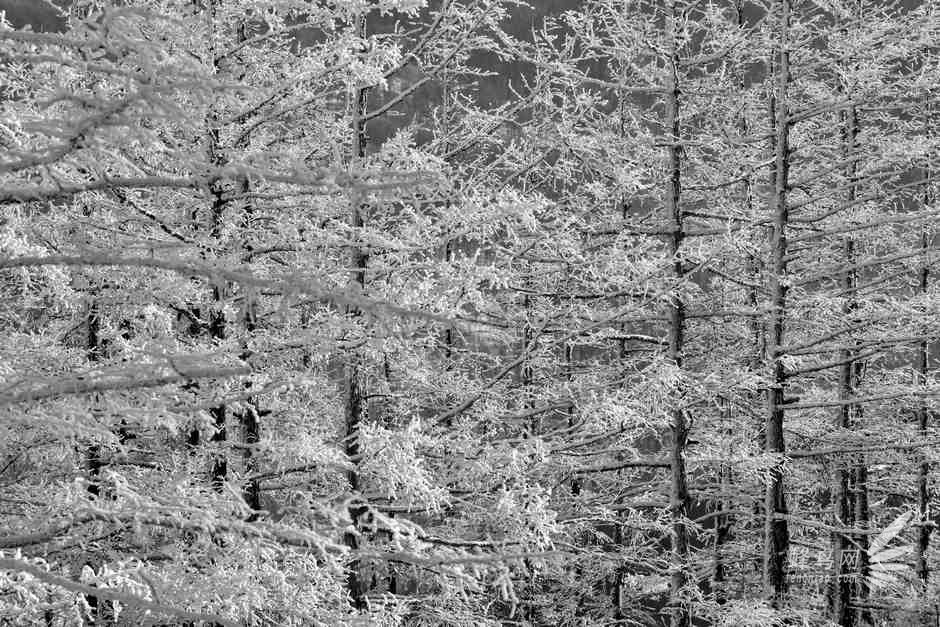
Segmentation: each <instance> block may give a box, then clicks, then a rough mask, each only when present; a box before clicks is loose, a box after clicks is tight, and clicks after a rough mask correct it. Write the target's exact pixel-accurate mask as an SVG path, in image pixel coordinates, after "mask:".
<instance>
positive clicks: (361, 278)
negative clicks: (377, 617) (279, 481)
mask: <svg viewBox="0 0 940 627" xmlns="http://www.w3.org/2000/svg"><path fill="white" fill-rule="evenodd" d="M358 19H359V34H360V36H361V37H362V38H365V37H366V35H367V34H368V33H367V28H366V18H365V15H362V16H360V17H359V18H358ZM368 97H369V93H368V89H367V88H361V89H359V90H358V91H357V92H356V95H355V103H354V106H355V115H354V117H353V127H352V134H353V154H352V159H350V162H351V163H352V164H358V163H360V162H361V161H362V159H364V158H365V155H366V143H367V141H368V137H367V136H366V123H365V119H364V116H365V113H366V107H367V106H368ZM361 202H362V199H361V198H360V197H359V195H358V194H356V193H355V192H354V193H352V194H351V197H350V215H349V225H350V227H351V228H352V231H353V232H358V231H359V230H361V229H362V227H363V219H362V206H361ZM349 262H350V270H349V285H350V287H352V288H353V289H356V290H362V289H363V288H364V287H365V284H366V266H367V264H368V263H369V259H368V255H367V254H366V253H365V252H364V251H363V250H362V249H360V248H359V247H358V246H353V247H352V249H351V252H350V259H349ZM346 313H347V315H349V316H352V317H356V316H359V314H360V312H359V310H358V309H357V308H356V307H354V306H351V305H350V306H347V308H346ZM360 370H361V368H360V363H359V356H358V355H356V354H351V355H349V356H348V361H347V364H346V369H345V373H344V381H343V385H344V397H345V398H344V403H345V416H346V438H345V441H346V455H347V456H348V457H349V458H350V459H351V460H357V459H358V458H359V452H360V451H359V425H360V423H361V420H362V417H363V412H364V411H365V409H366V400H365V393H364V392H363V390H362V387H361V383H362V382H361V379H362V373H361V372H360ZM347 479H348V481H349V489H350V491H352V493H353V494H354V495H355V494H356V493H358V492H359V490H360V489H361V485H360V480H359V473H358V471H357V470H355V469H353V470H350V471H349V472H348V473H347ZM366 512H367V509H366V508H365V507H363V506H362V505H361V504H354V505H351V506H350V507H349V517H350V519H351V520H352V524H353V527H354V530H352V531H350V532H348V533H346V534H345V536H344V538H343V540H344V542H345V543H346V545H347V546H348V547H349V548H350V549H351V550H353V551H355V550H357V549H358V548H359V546H360V539H361V536H360V531H359V526H360V521H361V518H362V517H363V516H364V515H365V514H366ZM346 585H347V588H348V592H349V596H350V598H351V600H352V604H353V606H354V607H355V608H356V609H360V610H361V609H364V608H365V607H366V594H367V592H368V586H367V582H366V581H365V576H364V573H363V569H362V564H361V563H360V561H359V560H354V561H353V562H352V563H350V565H349V572H348V574H347V579H346Z"/></svg>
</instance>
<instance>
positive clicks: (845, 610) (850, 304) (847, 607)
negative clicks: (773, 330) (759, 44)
mask: <svg viewBox="0 0 940 627" xmlns="http://www.w3.org/2000/svg"><path fill="white" fill-rule="evenodd" d="M857 134H858V117H857V115H856V112H855V109H854V107H853V108H852V109H850V110H849V111H848V112H846V113H843V114H842V137H843V146H844V148H843V156H844V157H845V159H846V161H847V163H848V166H847V167H846V169H847V172H846V175H847V178H848V179H849V180H850V181H852V182H854V180H855V178H856V167H855V163H854V161H852V157H853V156H854V154H855V152H856V150H855V144H856V136H857ZM855 196H856V192H855V186H854V185H849V187H848V198H847V204H849V205H851V204H853V203H854V201H855ZM842 250H843V260H844V262H845V265H846V266H847V267H848V268H852V266H854V264H855V263H856V254H855V239H854V238H853V237H852V236H851V235H850V236H848V237H846V238H845V240H844V241H843V244H842ZM857 284H858V276H857V272H856V271H855V270H854V269H849V270H847V271H846V272H845V274H844V275H843V277H842V289H843V292H844V293H845V302H844V303H843V305H842V313H843V315H845V316H846V317H847V318H851V316H852V314H853V312H855V311H856V310H857V309H858V301H857V298H856V293H855V288H856V286H857ZM856 353H857V351H856V350H855V349H854V348H845V349H843V350H841V351H840V352H839V361H840V362H842V366H840V369H839V400H841V401H846V400H848V399H851V398H854V397H855V396H856V394H857V393H856V389H857V387H858V378H859V366H860V364H858V363H857V362H856V361H855V360H854V359H853V357H854V355H855V354H856ZM860 411H861V407H859V406H858V405H856V404H846V405H843V406H842V407H841V408H840V410H839V417H838V420H837V422H836V426H837V427H838V428H839V429H842V430H844V431H848V430H850V429H852V428H853V427H854V426H855V424H856V423H857V419H858V417H859V412H860ZM837 463H838V464H839V466H838V467H837V469H836V477H835V485H834V486H833V509H834V511H833V514H834V516H835V526H836V527H852V526H854V525H855V524H856V516H855V514H856V511H855V507H854V506H853V504H856V505H857V504H858V499H857V498H856V494H854V491H857V490H858V485H857V483H856V482H855V479H856V475H857V469H856V468H852V469H850V468H849V467H848V464H849V460H848V459H843V460H840V461H839V462H837ZM860 559H861V556H860V555H859V554H858V550H857V547H856V546H855V544H854V542H853V538H850V537H849V535H848V534H845V533H840V532H835V533H833V536H832V564H833V582H832V590H831V592H830V603H831V608H830V614H831V619H832V622H834V623H835V624H837V625H841V626H843V627H851V626H852V625H854V624H855V614H856V613H855V611H854V610H853V609H852V594H853V592H854V591H856V588H857V586H855V585H853V581H854V575H856V574H860V573H855V572H853V571H855V569H856V568H860V567H861V561H860Z"/></svg>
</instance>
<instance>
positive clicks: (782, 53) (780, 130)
mask: <svg viewBox="0 0 940 627" xmlns="http://www.w3.org/2000/svg"><path fill="white" fill-rule="evenodd" d="M776 5H777V12H778V16H777V25H776V26H777V30H778V32H777V36H778V37H779V48H778V52H777V62H776V67H775V68H774V69H775V76H774V82H775V89H774V98H773V103H774V106H773V109H774V127H775V128H774V131H775V133H774V153H775V154H774V168H773V173H774V177H773V183H774V186H773V194H772V197H771V202H770V205H771V213H772V215H773V232H772V234H771V242H770V246H771V263H770V298H771V323H770V328H769V337H768V343H767V351H768V354H767V357H768V364H769V366H770V368H771V372H770V386H769V388H768V389H767V414H766V422H765V425H764V438H765V443H764V450H765V452H766V453H768V454H770V455H774V456H780V455H782V454H783V453H784V451H785V443H784V436H783V423H784V389H785V386H786V379H785V373H784V368H783V362H782V361H781V359H780V353H779V349H780V348H781V347H782V346H783V337H784V325H785V319H786V311H787V283H786V278H785V274H786V272H787V261H786V260H787V233H786V231H787V224H788V221H789V209H788V205H787V187H788V178H789V176H788V170H789V153H790V146H789V143H790V142H789V140H790V127H789V124H790V122H789V119H788V117H789V107H788V98H787V91H788V87H789V82H790V53H789V45H790V42H789V39H790V36H789V31H790V0H778V2H777V3H776ZM764 511H765V522H764V556H763V557H764V591H765V595H766V596H767V598H768V600H769V601H770V603H771V605H772V606H773V607H778V608H779V607H781V606H782V605H783V604H784V597H785V595H786V592H787V554H788V550H789V542H790V538H789V530H788V528H787V521H786V518H785V516H786V514H787V506H786V498H785V494H784V487H783V464H782V463H775V465H774V467H772V468H771V471H770V473H769V476H768V478H767V484H766V489H765V492H764Z"/></svg>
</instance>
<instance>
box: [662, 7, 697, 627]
mask: <svg viewBox="0 0 940 627" xmlns="http://www.w3.org/2000/svg"><path fill="white" fill-rule="evenodd" d="M666 39H667V42H668V43H667V45H668V46H669V63H668V69H667V71H668V73H669V76H668V78H667V82H666V90H665V105H666V110H665V120H664V127H665V128H666V129H667V132H668V133H669V140H670V141H669V145H668V147H667V149H666V150H667V159H668V173H669V179H668V182H667V186H666V198H665V200H666V203H665V205H666V207H665V208H666V213H667V214H668V216H669V219H670V220H671V221H672V229H673V230H672V237H671V240H670V246H669V252H670V254H671V256H672V278H673V280H674V281H675V285H674V288H673V289H674V290H675V293H674V294H673V296H672V304H671V307H670V312H669V360H670V361H671V362H672V363H673V365H674V366H675V367H676V368H677V369H679V370H681V369H682V367H683V352H684V349H685V327H686V318H685V301H684V299H683V296H682V289H683V287H682V286H683V283H684V282H685V263H684V261H683V251H682V242H683V239H684V238H685V230H684V229H685V224H684V215H683V211H682V205H681V194H682V187H681V184H682V157H683V155H682V146H681V143H680V141H681V129H680V119H679V115H680V111H679V76H678V74H679V51H678V46H677V39H678V33H677V26H676V4H675V2H674V0H669V1H668V2H667V5H666ZM676 404H677V405H679V406H677V407H676V408H675V409H673V410H672V449H671V451H670V471H671V472H670V475H671V492H670V503H669V504H670V514H671V517H672V542H673V547H672V550H673V555H674V558H675V563H674V564H673V572H672V577H671V585H670V602H671V604H672V606H673V608H672V617H671V624H672V626H673V627H688V626H689V625H691V622H692V612H691V607H690V603H689V600H688V592H687V590H686V587H687V586H688V585H689V583H690V579H689V569H690V565H689V532H688V527H687V524H688V515H689V487H688V478H687V476H686V466H685V449H686V444H687V441H688V436H689V422H688V418H687V416H686V409H685V408H683V407H681V405H682V401H681V398H677V399H676Z"/></svg>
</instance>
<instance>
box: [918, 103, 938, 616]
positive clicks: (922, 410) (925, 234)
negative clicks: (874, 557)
mask: <svg viewBox="0 0 940 627" xmlns="http://www.w3.org/2000/svg"><path fill="white" fill-rule="evenodd" d="M930 111H931V107H930V102H929V100H928V99H925V102H924V122H925V124H924V126H925V128H926V129H930V123H931V119H930ZM929 134H930V132H929V130H928V135H929ZM931 171H932V168H931V163H930V155H928V157H927V159H926V161H925V164H924V167H923V179H924V193H923V196H922V202H923V207H924V208H927V207H929V206H930V205H931V203H932V202H933V198H932V193H931V189H930V186H931V183H932V181H931ZM930 243H931V242H930V235H929V231H928V227H926V226H925V227H924V228H923V229H922V230H921V237H920V247H921V250H922V251H923V255H924V257H923V259H922V261H921V264H922V265H921V267H920V271H919V273H918V274H919V275H920V276H919V277H918V279H919V280H918V284H919V285H918V287H919V289H920V293H921V297H922V298H926V297H927V294H928V292H929V288H930V269H929V266H928V259H927V251H928V250H929V248H930ZM916 373H917V374H916V382H917V383H918V384H919V385H927V378H928V376H929V374H930V343H929V342H928V341H926V340H924V341H923V342H921V343H920V345H919V346H918V350H917V364H916ZM931 418H932V413H931V411H930V409H928V408H927V406H926V405H920V407H918V408H917V432H918V435H919V436H920V438H921V439H926V438H927V435H928V431H929V429H930V426H931ZM930 497H931V489H930V463H929V462H928V461H927V460H926V456H925V457H924V458H923V459H922V460H921V462H920V464H919V466H918V469H917V514H918V516H917V518H918V521H919V522H920V527H918V531H917V546H916V555H915V558H914V559H915V564H914V570H915V572H916V573H917V579H918V581H919V584H920V585H919V588H920V589H919V592H920V596H921V598H922V599H923V601H924V605H925V608H924V609H925V611H924V615H923V617H922V621H923V624H924V625H928V624H930V625H932V624H933V622H932V619H933V618H934V614H933V612H929V611H926V601H927V599H928V598H929V596H928V595H929V591H930V564H929V562H928V559H927V553H928V551H929V550H930V536H931V533H932V532H933V521H931V519H930Z"/></svg>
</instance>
